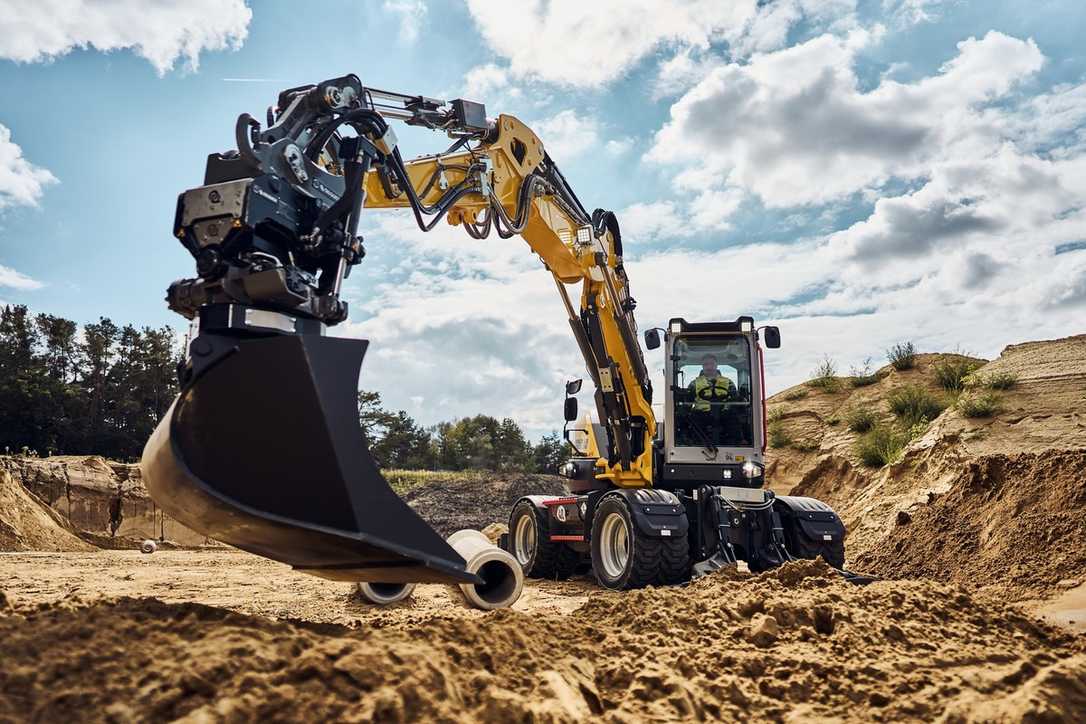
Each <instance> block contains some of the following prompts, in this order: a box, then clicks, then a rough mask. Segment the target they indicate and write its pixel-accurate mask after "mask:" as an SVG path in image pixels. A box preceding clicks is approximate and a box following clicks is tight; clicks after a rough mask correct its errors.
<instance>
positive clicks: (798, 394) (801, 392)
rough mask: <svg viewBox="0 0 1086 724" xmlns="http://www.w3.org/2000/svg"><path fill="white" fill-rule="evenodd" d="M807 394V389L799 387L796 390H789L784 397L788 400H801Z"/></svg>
mask: <svg viewBox="0 0 1086 724" xmlns="http://www.w3.org/2000/svg"><path fill="white" fill-rule="evenodd" d="M808 394H810V393H809V391H808V390H805V389H803V388H802V387H801V388H800V389H798V390H792V391H791V392H789V393H788V394H787V395H785V396H784V399H786V400H788V401H790V402H791V401H795V400H802V399H803V398H804V397H806V396H807V395H808Z"/></svg>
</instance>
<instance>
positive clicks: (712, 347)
mask: <svg viewBox="0 0 1086 724" xmlns="http://www.w3.org/2000/svg"><path fill="white" fill-rule="evenodd" d="M778 335H779V333H778ZM666 344H667V354H666V355H665V356H664V360H665V363H664V364H665V367H664V373H665V377H666V383H667V385H666V389H665V399H664V405H665V415H664V417H665V425H664V435H663V463H664V464H663V468H662V470H661V473H662V479H663V480H664V481H667V482H669V483H671V484H673V485H678V486H680V487H681V485H682V482H683V481H684V480H686V481H690V483H691V484H694V483H699V484H700V483H702V482H704V481H706V480H722V479H723V480H730V481H733V482H734V483H735V484H742V485H749V486H751V487H761V484H762V479H763V475H762V471H763V469H764V462H763V453H764V450H765V430H764V425H763V420H764V415H765V412H764V410H765V395H764V386H763V385H764V382H763V379H762V375H761V369H762V361H761V360H762V358H761V355H762V351H761V346H760V344H759V338H758V332H757V331H756V330H755V328H754V320H753V319H751V318H750V317H740V318H739V319H737V320H735V321H734V322H696V323H694V322H687V321H686V320H684V319H681V318H675V319H672V320H671V321H670V322H669V323H668V328H667V330H666Z"/></svg>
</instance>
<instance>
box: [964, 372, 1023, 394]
mask: <svg viewBox="0 0 1086 724" xmlns="http://www.w3.org/2000/svg"><path fill="white" fill-rule="evenodd" d="M1017 384H1018V375H1016V374H1014V373H1013V372H995V373H993V374H990V375H979V374H973V375H969V377H968V378H967V379H966V381H965V386H966V387H984V388H987V389H989V390H1009V389H1011V388H1012V387H1014V386H1016V385H1017Z"/></svg>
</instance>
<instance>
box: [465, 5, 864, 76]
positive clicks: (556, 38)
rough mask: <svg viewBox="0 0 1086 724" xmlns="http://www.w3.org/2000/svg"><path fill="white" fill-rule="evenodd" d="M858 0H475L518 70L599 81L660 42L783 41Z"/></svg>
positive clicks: (847, 13)
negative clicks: (804, 24) (800, 25)
mask: <svg viewBox="0 0 1086 724" xmlns="http://www.w3.org/2000/svg"><path fill="white" fill-rule="evenodd" d="M854 9H855V2H854V0H829V1H827V0H777V2H773V3H760V2H757V1H756V0H734V1H731V2H720V0H595V1H594V2H583V1H582V0H551V1H550V2H543V1H542V0H522V1H521V2H504V3H494V2H490V1H489V0H468V10H469V11H470V12H471V15H472V17H473V19H474V20H475V24H476V26H477V27H478V28H479V32H480V33H481V34H482V36H483V39H484V40H485V41H486V43H487V44H488V45H489V46H490V48H491V50H493V51H494V52H495V53H496V54H497V55H498V56H500V57H501V58H503V59H505V60H507V61H508V63H509V68H510V70H511V71H512V73H513V74H514V75H515V76H517V77H525V78H535V79H538V80H543V81H547V82H551V83H558V84H561V85H569V86H581V87H594V86H600V85H603V84H605V83H609V82H611V81H613V80H615V79H617V78H619V77H620V76H621V75H622V74H623V73H625V72H626V71H628V70H629V69H630V68H631V67H633V66H634V65H635V64H636V63H637V62H639V61H640V60H641V59H642V58H644V57H646V56H647V55H648V54H650V53H652V52H653V51H655V50H656V49H657V48H659V47H661V46H668V47H675V48H677V49H683V48H697V49H707V48H708V47H709V46H710V44H712V43H718V42H726V43H728V44H730V46H731V48H732V51H733V53H734V54H736V55H745V54H747V53H750V52H753V51H755V50H771V49H774V48H777V47H780V46H781V45H782V44H783V43H784V42H785V40H786V38H787V31H788V29H789V28H790V27H792V26H793V25H794V24H795V23H797V22H799V21H800V20H803V19H806V20H808V21H810V22H811V23H812V24H814V25H836V24H838V23H841V22H845V23H846V24H847V23H848V21H847V20H845V19H847V18H849V17H851V15H852V13H853V11H854Z"/></svg>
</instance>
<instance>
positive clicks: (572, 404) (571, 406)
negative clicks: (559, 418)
mask: <svg viewBox="0 0 1086 724" xmlns="http://www.w3.org/2000/svg"><path fill="white" fill-rule="evenodd" d="M578 381H579V380H578ZM564 413H565V417H566V422H573V421H574V420H576V419H577V398H576V397H567V398H566V406H565V410H564Z"/></svg>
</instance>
